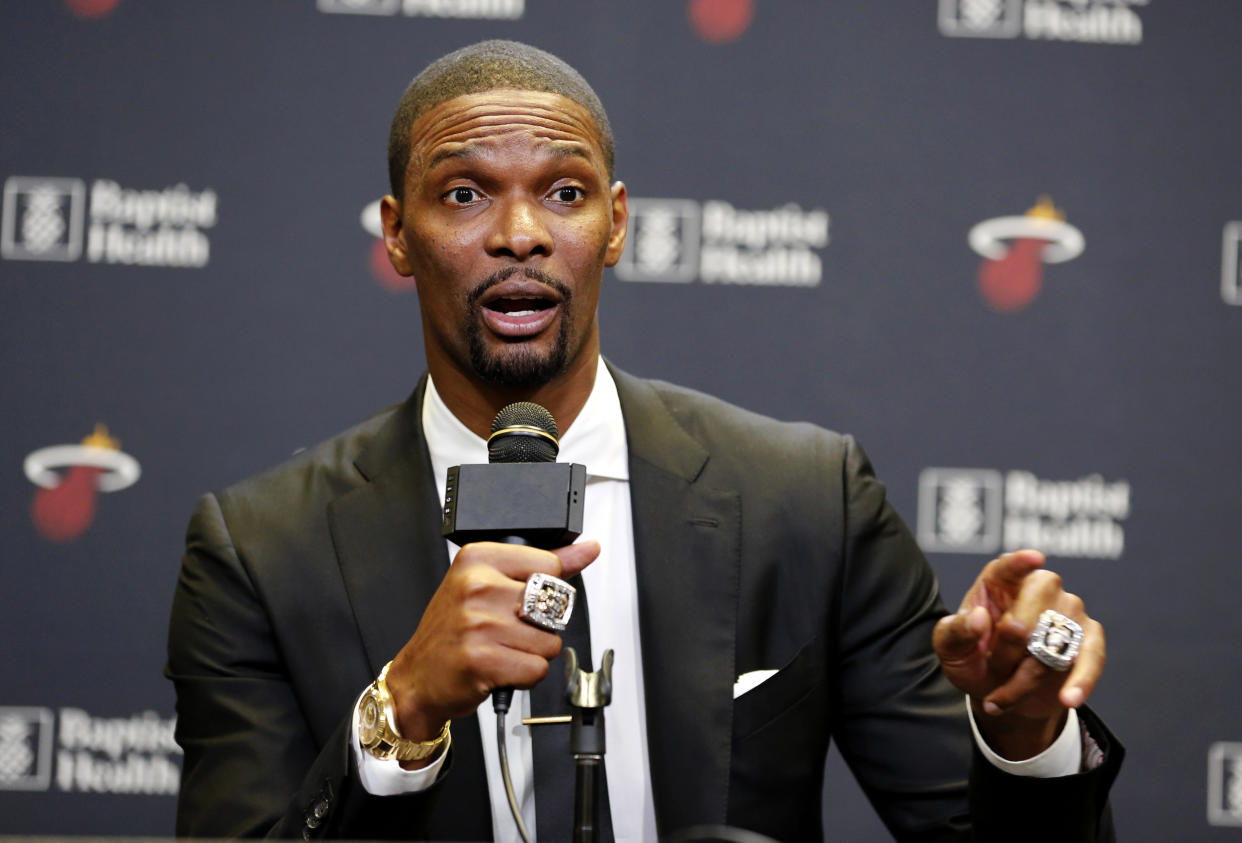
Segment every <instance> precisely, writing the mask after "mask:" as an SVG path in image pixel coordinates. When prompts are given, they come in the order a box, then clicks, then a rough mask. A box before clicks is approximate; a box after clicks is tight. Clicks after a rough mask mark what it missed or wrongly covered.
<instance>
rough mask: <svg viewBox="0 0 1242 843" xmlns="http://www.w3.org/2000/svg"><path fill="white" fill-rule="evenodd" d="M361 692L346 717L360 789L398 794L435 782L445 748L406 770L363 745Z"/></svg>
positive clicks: (394, 761)
mask: <svg viewBox="0 0 1242 843" xmlns="http://www.w3.org/2000/svg"><path fill="white" fill-rule="evenodd" d="M365 693H366V691H363V692H362V694H365ZM362 694H359V695H358V699H357V700H356V701H355V702H354V713H353V716H352V717H351V718H350V721H349V745H350V746H351V747H353V752H354V763H355V764H356V765H357V766H358V779H359V780H360V781H361V782H362V787H363V789H364V790H366V792H367V793H369V794H371V795H372V796H401V795H402V794H404V793H418V792H419V791H421V790H426V789H427V788H429V787H431V786H432V785H433V784H435V781H436V777H437V776H438V775H439V774H440V768H441V767H443V766H444V759H445V758H447V757H448V752H441V753H440V755H439V756H438V757H437V758H436V760H435V761H432V762H431V763H430V764H428V765H427V766H426V767H423V768H422V769H421V770H406V769H403V768H402V767H401V762H400V761H398V760H396V759H395V758H394V759H391V760H389V761H383V760H381V759H379V758H376V757H375V756H374V755H372V754H371V753H369V752H367V751H366V750H364V749H363V748H362V742H361V741H360V740H359V739H358V705H359V703H361V702H362Z"/></svg>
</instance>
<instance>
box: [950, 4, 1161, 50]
mask: <svg viewBox="0 0 1242 843" xmlns="http://www.w3.org/2000/svg"><path fill="white" fill-rule="evenodd" d="M1147 4H1148V0H940V33H941V34H942V35H947V36H950V37H953V38H1030V39H1035V40H1051V41H1078V42H1082V43H1088V44H1140V43H1142V41H1143V20H1142V18H1140V17H1139V16H1138V13H1136V12H1135V11H1134V7H1135V6H1146V5H1147Z"/></svg>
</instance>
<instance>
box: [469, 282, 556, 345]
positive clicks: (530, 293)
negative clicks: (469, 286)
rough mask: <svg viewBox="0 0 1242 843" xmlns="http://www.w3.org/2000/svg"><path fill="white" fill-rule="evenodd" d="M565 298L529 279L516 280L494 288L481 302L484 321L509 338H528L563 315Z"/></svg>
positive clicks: (495, 331)
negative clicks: (559, 314)
mask: <svg viewBox="0 0 1242 843" xmlns="http://www.w3.org/2000/svg"><path fill="white" fill-rule="evenodd" d="M564 301H565V299H564V297H563V296H562V295H561V294H560V293H559V292H558V291H557V290H556V289H554V288H552V287H549V286H548V285H546V284H542V283H540V282H538V281H534V280H532V279H529V278H514V279H511V280H508V281H504V282H502V283H500V284H497V285H496V286H494V287H492V288H491V289H490V290H488V291H487V292H486V293H484V294H483V296H482V297H481V298H480V300H479V305H480V307H481V308H482V309H481V311H480V312H481V313H482V316H483V321H484V322H485V323H486V324H487V327H488V328H489V329H491V331H492V332H493V333H495V334H497V335H499V336H501V337H505V338H507V339H524V338H526V337H530V336H533V335H535V334H538V333H539V332H541V331H543V330H544V329H545V328H547V327H548V326H549V325H551V324H552V323H553V321H555V319H556V317H557V314H558V313H560V310H561V305H562V304H563V302H564Z"/></svg>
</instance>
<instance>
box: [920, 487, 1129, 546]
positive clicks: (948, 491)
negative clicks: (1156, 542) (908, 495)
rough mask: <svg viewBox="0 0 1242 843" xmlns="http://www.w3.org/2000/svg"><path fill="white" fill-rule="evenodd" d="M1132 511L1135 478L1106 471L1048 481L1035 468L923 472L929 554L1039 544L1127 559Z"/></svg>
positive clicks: (923, 523)
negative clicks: (1124, 526) (1113, 478)
mask: <svg viewBox="0 0 1242 843" xmlns="http://www.w3.org/2000/svg"><path fill="white" fill-rule="evenodd" d="M1129 515H1130V484H1129V483H1128V482H1127V481H1125V480H1117V481H1106V480H1105V479H1104V478H1103V477H1101V476H1100V475H1098V474H1092V475H1089V476H1086V477H1082V478H1079V479H1077V480H1048V479H1044V478H1041V477H1036V476H1035V475H1034V474H1032V473H1031V472H1029V471H1010V472H1008V473H1006V474H1003V475H1002V474H1001V472H999V471H996V470H993V469H971V468H927V469H924V470H923V472H922V474H920V475H919V501H918V529H917V532H918V541H919V545H920V546H921V547H922V548H923V550H925V551H927V552H928V553H988V554H994V553H997V552H1000V551H1001V550H1013V549H1017V548H1021V547H1037V548H1039V549H1040V550H1042V551H1044V552H1046V553H1049V554H1052V555H1056V556H1063V557H1086V558H1099V559H1119V558H1120V557H1121V553H1122V551H1123V550H1124V548H1125V532H1124V530H1123V529H1122V522H1124V521H1125V519H1126V518H1128V517H1129Z"/></svg>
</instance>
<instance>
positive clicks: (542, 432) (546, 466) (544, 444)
mask: <svg viewBox="0 0 1242 843" xmlns="http://www.w3.org/2000/svg"><path fill="white" fill-rule="evenodd" d="M560 449H561V446H560V439H559V430H558V429H557V426H556V420H555V419H554V418H552V414H551V413H549V412H548V411H547V410H546V409H545V408H544V407H541V406H540V405H538V404H534V403H532V402H530V401H518V402H516V403H513V404H509V405H507V406H506V407H504V408H503V409H501V411H500V412H499V413H497V414H496V418H495V419H494V420H493V421H492V433H491V435H490V436H489V437H488V439H487V457H488V463H487V465H457V466H453V467H452V468H450V469H449V470H448V482H447V484H446V486H445V493H444V535H445V537H446V538H448V539H449V540H450V541H452V542H453V543H454V544H458V545H464V544H466V543H468V542H476V541H492V542H503V543H505V544H521V545H529V546H531V547H538V548H541V549H544V550H551V549H552V548H556V547H564V546H565V545H567V544H572V543H573V541H574V539H576V538H578V536H579V535H580V534H581V533H582V514H583V501H584V498H585V494H584V492H585V490H586V466H584V465H580V464H577V463H558V462H556V455H557V454H558V453H560ZM512 698H513V689H512V688H496V689H494V690H493V691H492V707H493V708H494V709H495V710H496V711H498V712H500V711H508V710H509V702H510V700H511V699H512Z"/></svg>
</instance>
